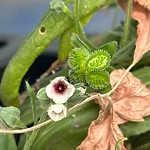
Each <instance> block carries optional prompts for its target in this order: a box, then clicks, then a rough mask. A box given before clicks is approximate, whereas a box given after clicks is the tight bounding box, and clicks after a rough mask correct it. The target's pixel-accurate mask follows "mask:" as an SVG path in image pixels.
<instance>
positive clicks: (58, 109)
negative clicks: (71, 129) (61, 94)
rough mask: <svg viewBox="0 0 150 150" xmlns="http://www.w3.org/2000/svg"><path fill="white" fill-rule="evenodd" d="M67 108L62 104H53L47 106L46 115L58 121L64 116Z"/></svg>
mask: <svg viewBox="0 0 150 150" xmlns="http://www.w3.org/2000/svg"><path fill="white" fill-rule="evenodd" d="M66 115H67V108H66V107H65V106H64V105H63V104H54V105H51V106H50V107H49V108H48V116H49V117H50V118H51V119H52V120H53V121H59V120H61V119H63V118H64V117H66Z"/></svg>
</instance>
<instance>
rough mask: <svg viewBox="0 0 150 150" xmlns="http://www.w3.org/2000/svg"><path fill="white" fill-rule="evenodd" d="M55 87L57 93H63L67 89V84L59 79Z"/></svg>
mask: <svg viewBox="0 0 150 150" xmlns="http://www.w3.org/2000/svg"><path fill="white" fill-rule="evenodd" d="M54 88H55V92H56V93H59V94H63V93H64V92H65V90H66V89H67V85H66V84H65V83H64V82H62V81H59V82H58V83H56V84H55V85H54Z"/></svg>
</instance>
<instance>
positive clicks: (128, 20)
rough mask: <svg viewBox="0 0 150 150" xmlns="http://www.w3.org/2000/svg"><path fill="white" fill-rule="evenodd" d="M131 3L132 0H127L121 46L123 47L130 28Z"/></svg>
mask: <svg viewBox="0 0 150 150" xmlns="http://www.w3.org/2000/svg"><path fill="white" fill-rule="evenodd" d="M132 3H133V0H128V3H127V8H126V19H125V24H124V32H123V37H122V41H121V47H125V46H126V45H127V40H128V37H129V30H130V22H131V19H130V18H131V12H132Z"/></svg>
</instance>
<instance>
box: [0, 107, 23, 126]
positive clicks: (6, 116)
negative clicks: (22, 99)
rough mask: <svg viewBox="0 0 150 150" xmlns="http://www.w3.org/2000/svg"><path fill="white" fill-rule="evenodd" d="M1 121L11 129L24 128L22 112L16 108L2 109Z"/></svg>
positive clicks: (0, 113)
mask: <svg viewBox="0 0 150 150" xmlns="http://www.w3.org/2000/svg"><path fill="white" fill-rule="evenodd" d="M0 119H1V121H3V123H5V125H6V126H8V127H9V128H24V127H25V125H24V124H23V123H22V122H21V120H20V110H19V109H18V108H16V107H13V106H10V107H0Z"/></svg>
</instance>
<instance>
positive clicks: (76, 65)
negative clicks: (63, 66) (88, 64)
mask: <svg viewBox="0 0 150 150" xmlns="http://www.w3.org/2000/svg"><path fill="white" fill-rule="evenodd" d="M68 63H69V66H70V67H71V68H72V69H75V70H77V69H80V68H84V67H85V55H84V53H83V51H82V50H81V49H80V48H75V49H73V50H72V51H71V52H70V54H69V59H68Z"/></svg>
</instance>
